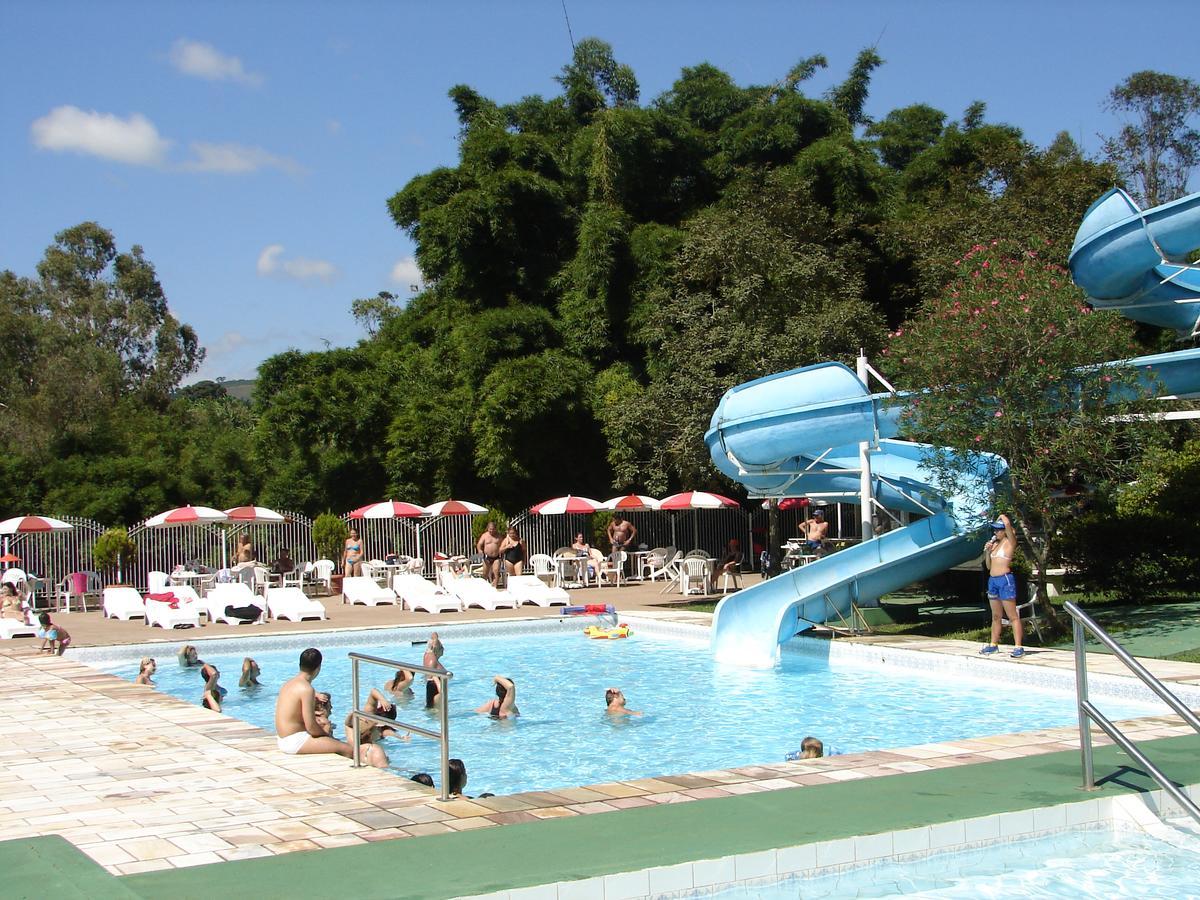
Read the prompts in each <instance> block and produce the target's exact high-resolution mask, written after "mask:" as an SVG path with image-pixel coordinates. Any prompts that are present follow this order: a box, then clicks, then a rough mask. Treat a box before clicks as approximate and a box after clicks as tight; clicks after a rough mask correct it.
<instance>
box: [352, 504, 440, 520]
mask: <svg viewBox="0 0 1200 900" xmlns="http://www.w3.org/2000/svg"><path fill="white" fill-rule="evenodd" d="M427 515H429V513H428V512H426V511H425V510H424V509H423V508H422V507H420V506H417V505H416V504H415V503H405V502H404V501H403V500H384V501H383V502H382V503H368V504H367V505H366V506H360V507H359V508H358V509H356V510H354V512H352V513H350V515H349V516H348V517H347V518H351V519H419V518H421V517H422V516H427Z"/></svg>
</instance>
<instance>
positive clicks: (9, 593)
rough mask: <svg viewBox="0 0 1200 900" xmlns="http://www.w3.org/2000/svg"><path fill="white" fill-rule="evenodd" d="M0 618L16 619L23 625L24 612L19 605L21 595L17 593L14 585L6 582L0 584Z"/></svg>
mask: <svg viewBox="0 0 1200 900" xmlns="http://www.w3.org/2000/svg"><path fill="white" fill-rule="evenodd" d="M0 618H5V619H16V620H17V621H18V622H21V623H22V624H24V622H25V610H24V609H23V608H22V605H21V595H20V594H18V593H17V588H16V585H13V584H9V583H8V582H7V581H6V582H4V584H0Z"/></svg>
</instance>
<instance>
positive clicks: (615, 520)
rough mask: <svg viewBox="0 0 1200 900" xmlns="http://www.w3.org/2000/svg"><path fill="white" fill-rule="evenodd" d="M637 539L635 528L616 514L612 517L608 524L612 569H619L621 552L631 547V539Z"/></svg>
mask: <svg viewBox="0 0 1200 900" xmlns="http://www.w3.org/2000/svg"><path fill="white" fill-rule="evenodd" d="M635 537H637V526H636V525H634V524H633V523H632V522H630V521H629V520H628V519H625V518H623V517H622V516H621V514H620V513H616V514H614V515H613V517H612V521H611V522H609V523H608V541H609V543H610V544H612V564H613V568H614V569H618V570H619V569H620V567H621V555H620V554H621V551H622V550H624V549H625V548H626V547H632V546H633V539H634V538H635Z"/></svg>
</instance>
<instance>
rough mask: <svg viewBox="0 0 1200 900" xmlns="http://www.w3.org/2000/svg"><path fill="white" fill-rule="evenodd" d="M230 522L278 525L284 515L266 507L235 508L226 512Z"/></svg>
mask: <svg viewBox="0 0 1200 900" xmlns="http://www.w3.org/2000/svg"><path fill="white" fill-rule="evenodd" d="M225 515H227V516H229V521H230V522H234V523H236V524H241V525H278V524H279V523H281V522H282V521H283V520H284V519H283V514H282V513H277V512H275V510H273V509H267V508H266V507H265V506H235V507H234V508H233V509H227V510H225Z"/></svg>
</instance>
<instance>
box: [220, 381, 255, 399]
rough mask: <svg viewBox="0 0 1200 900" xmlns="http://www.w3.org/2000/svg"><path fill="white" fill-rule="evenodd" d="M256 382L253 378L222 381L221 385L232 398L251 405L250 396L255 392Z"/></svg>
mask: <svg viewBox="0 0 1200 900" xmlns="http://www.w3.org/2000/svg"><path fill="white" fill-rule="evenodd" d="M254 381H255V380H254V379H253V378H242V379H239V380H237V381H222V382H221V384H222V386H223V387H224V388H225V390H226V391H227V392H228V393H229V396H230V397H237V399H239V400H244V401H245V402H247V403H249V402H250V395H251V394H252V393H253V392H254Z"/></svg>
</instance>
